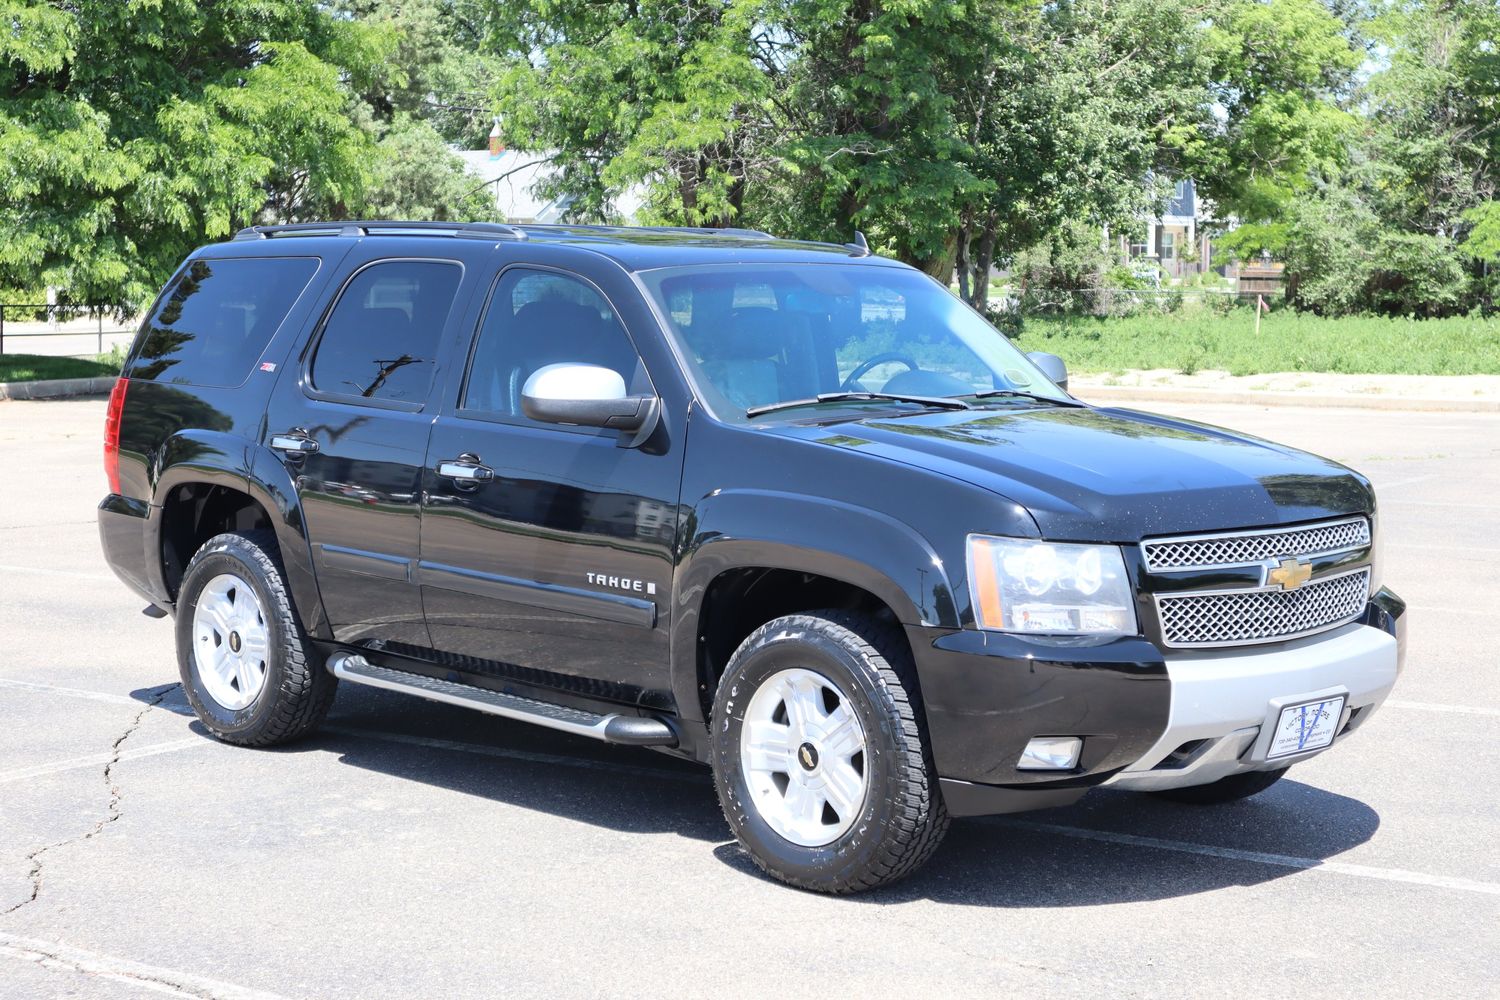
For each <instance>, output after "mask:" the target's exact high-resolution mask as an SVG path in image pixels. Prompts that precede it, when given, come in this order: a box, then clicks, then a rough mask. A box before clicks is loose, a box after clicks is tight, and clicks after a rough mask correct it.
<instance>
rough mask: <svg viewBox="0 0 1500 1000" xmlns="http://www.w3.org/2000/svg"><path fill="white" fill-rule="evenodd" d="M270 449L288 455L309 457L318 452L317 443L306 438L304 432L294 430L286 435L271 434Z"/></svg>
mask: <svg viewBox="0 0 1500 1000" xmlns="http://www.w3.org/2000/svg"><path fill="white" fill-rule="evenodd" d="M271 447H272V448H275V449H276V450H277V451H284V452H286V453H287V454H288V455H311V454H312V453H313V452H315V451H317V450H318V442H316V441H314V440H313V439H312V438H310V437H308V436H307V432H306V431H303V430H295V431H291V432H290V433H287V434H272V435H271Z"/></svg>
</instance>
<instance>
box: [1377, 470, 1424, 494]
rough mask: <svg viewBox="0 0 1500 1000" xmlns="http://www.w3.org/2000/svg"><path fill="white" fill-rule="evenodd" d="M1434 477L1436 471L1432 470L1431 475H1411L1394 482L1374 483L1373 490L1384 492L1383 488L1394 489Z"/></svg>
mask: <svg viewBox="0 0 1500 1000" xmlns="http://www.w3.org/2000/svg"><path fill="white" fill-rule="evenodd" d="M1436 478H1437V473H1436V472H1434V473H1432V474H1431V475H1426V476H1412V477H1411V478H1410V479H1398V480H1396V481H1395V482H1394V483H1376V484H1375V492H1377V493H1381V492H1384V491H1385V490H1394V489H1396V488H1397V487H1400V486H1413V485H1415V484H1417V483H1425V482H1427V481H1428V480H1429V479H1436Z"/></svg>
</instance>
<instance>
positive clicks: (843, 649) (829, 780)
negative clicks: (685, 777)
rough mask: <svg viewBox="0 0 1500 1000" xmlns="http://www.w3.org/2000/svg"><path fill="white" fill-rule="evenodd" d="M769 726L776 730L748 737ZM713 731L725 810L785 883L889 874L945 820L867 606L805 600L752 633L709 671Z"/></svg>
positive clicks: (896, 656)
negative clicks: (803, 606) (720, 666)
mask: <svg viewBox="0 0 1500 1000" xmlns="http://www.w3.org/2000/svg"><path fill="white" fill-rule="evenodd" d="M851 718H852V719H853V720H854V721H855V722H857V724H858V728H859V732H858V734H857V736H858V740H855V738H854V735H855V734H854V732H853V726H852V725H851V723H850V719H851ZM747 720H748V721H747ZM798 720H811V721H808V722H807V724H806V725H805V726H802V725H800V724H799V721H798ZM767 733H775V734H776V736H775V739H772V740H770V741H768V742H757V741H755V740H750V737H751V736H752V735H756V736H757V737H759V736H760V735H762V734H767ZM711 740H712V743H711V747H712V763H713V770H714V785H715V788H716V789H717V791H718V795H719V805H720V807H721V808H722V809H723V810H724V817H725V819H727V820H728V822H729V825H730V827H731V828H732V829H733V830H734V834H735V836H736V837H737V838H738V839H739V841H740V844H741V845H743V846H744V848H745V850H746V851H747V852H748V853H749V855H750V857H751V858H752V859H753V860H754V861H755V863H756V864H757V865H759V866H760V867H761V869H763V870H764V871H765V872H766V873H767V874H769V875H771V876H772V877H773V878H776V879H779V880H781V881H782V882H786V883H787V884H789V885H793V886H797V887H798V888H802V889H811V890H815V891H819V892H829V893H851V892H859V891H861V890H864V889H872V888H875V887H877V886H882V885H888V884H890V883H892V882H895V881H897V880H898V879H901V878H904V877H905V876H907V875H909V874H911V873H912V872H914V871H916V870H917V869H918V868H920V867H921V866H922V865H923V864H924V863H925V862H926V861H927V860H928V859H929V858H930V857H931V856H932V854H933V852H934V851H935V850H936V849H937V846H938V844H939V843H940V842H941V841H942V839H943V834H944V833H946V832H947V830H948V812H947V809H946V808H945V806H944V804H943V798H942V793H941V792H940V790H939V787H938V781H937V772H936V770H935V768H934V767H933V764H932V754H931V752H930V750H929V747H928V744H927V739H926V723H925V720H924V718H923V714H922V706H921V701H920V692H919V689H918V687H917V683H916V675H915V670H914V668H913V666H912V663H911V656H910V653H909V652H908V651H907V648H906V642H905V638H904V637H903V636H902V635H901V633H900V630H899V628H898V627H896V626H894V625H891V624H887V623H885V622H883V621H881V620H880V619H877V618H876V617H875V616H873V615H868V614H859V613H855V612H848V611H815V612H810V613H808V614H798V615H789V616H787V617H784V618H778V619H776V620H775V621H772V622H769V623H767V624H766V625H763V626H761V627H760V628H759V629H757V630H756V631H755V632H753V633H752V634H751V635H750V637H749V638H747V639H746V640H745V641H744V643H742V644H741V645H740V647H739V649H738V650H736V651H735V653H734V656H733V657H731V658H730V661H729V665H728V667H727V668H726V669H725V671H724V676H723V677H722V678H721V679H720V681H719V687H718V692H717V695H716V697H715V699H714V707H713V732H712V737H711ZM747 741H748V742H747ZM861 741H862V742H861ZM794 743H795V747H794V745H793V744H794ZM856 743H857V744H858V746H860V747H861V749H860V750H859V751H858V752H851V748H852V747H854V746H855V745H856ZM750 744H754V745H753V746H752V745H750ZM766 747H772V748H773V749H769V750H768V749H764V748H766ZM747 761H749V763H750V765H751V766H750V767H747V766H746V762H747ZM768 762H769V763H768ZM780 767H785V771H780V770H774V768H780ZM757 768H758V769H757ZM851 774H853V775H854V776H855V778H856V779H857V780H858V781H859V783H860V790H859V792H858V793H857V794H851V786H850V784H849V776H850V775H851ZM809 796H811V799H810V800H809ZM819 796H821V797H822V801H823V806H822V809H821V810H819V809H818V808H817V805H816V803H817V801H818V798H819ZM809 801H811V803H812V805H811V806H810V807H808V803H809ZM856 802H857V805H853V806H851V803H856ZM804 807H806V808H804Z"/></svg>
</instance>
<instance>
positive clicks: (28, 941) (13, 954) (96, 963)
mask: <svg viewBox="0 0 1500 1000" xmlns="http://www.w3.org/2000/svg"><path fill="white" fill-rule="evenodd" d="M0 955H3V956H5V957H6V958H17V959H20V960H22V961H25V962H35V963H36V964H37V965H40V966H42V967H43V968H49V969H66V970H71V971H74V972H83V973H87V974H88V975H91V976H97V977H99V978H101V979H108V980H112V981H114V982H117V983H126V984H128V985H131V986H135V987H139V988H144V989H154V990H156V991H157V992H159V993H165V994H167V995H168V996H179V997H180V996H194V997H213V998H215V1000H287V998H286V997H284V996H281V995H280V994H277V993H267V992H265V991H264V990H256V989H251V988H250V987H248V986H240V985H238V984H236V983H226V982H223V981H221V980H218V979H210V978H208V977H207V976H200V975H197V974H196V973H192V972H183V971H181V970H179V969H167V968H163V967H162V966H159V965H146V964H144V963H142V962H133V961H131V960H130V959H128V958H119V957H117V956H115V955H105V954H102V953H101V952H97V951H87V950H85V949H83V948H74V947H73V946H71V945H66V944H63V943H62V942H61V941H43V940H40V939H39V938H29V937H21V936H20V935H19V934H8V933H6V932H5V931H0Z"/></svg>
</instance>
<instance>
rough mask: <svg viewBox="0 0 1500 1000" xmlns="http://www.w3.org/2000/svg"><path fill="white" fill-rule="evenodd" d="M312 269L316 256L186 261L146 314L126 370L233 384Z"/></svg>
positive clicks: (201, 382) (171, 378) (192, 382)
mask: <svg viewBox="0 0 1500 1000" xmlns="http://www.w3.org/2000/svg"><path fill="white" fill-rule="evenodd" d="M317 269H318V260H317V258H315V257H245V258H239V259H235V260H205V259H199V260H195V261H193V262H192V263H190V264H189V265H188V266H187V268H186V269H185V270H184V271H183V272H182V273H181V274H179V275H178V276H177V277H176V278H174V279H173V280H172V283H171V284H170V285H168V286H167V290H166V293H165V294H164V295H163V296H162V298H161V301H160V303H158V304H157V307H156V311H155V312H153V313H152V314H151V316H150V318H149V319H147V320H146V325H145V328H144V329H143V330H142V339H141V349H140V351H139V353H138V354H137V355H136V357H135V360H134V361H133V362H132V364H131V366H130V377H131V378H138V379H152V380H158V381H162V382H182V383H187V384H189V385H218V386H234V385H239V384H240V383H241V382H243V381H245V378H246V376H248V375H249V374H250V368H251V366H253V365H254V364H255V361H256V359H257V358H259V357H260V355H261V352H262V351H264V350H265V349H266V344H268V343H270V341H271V337H272V335H273V334H275V333H276V328H277V327H279V326H281V321H282V320H284V319H286V314H287V313H288V312H290V311H291V308H292V303H294V302H296V301H297V296H298V295H301V294H302V290H303V289H304V288H306V287H307V283H308V281H310V280H312V276H313V273H314V272H316V271H317Z"/></svg>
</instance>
